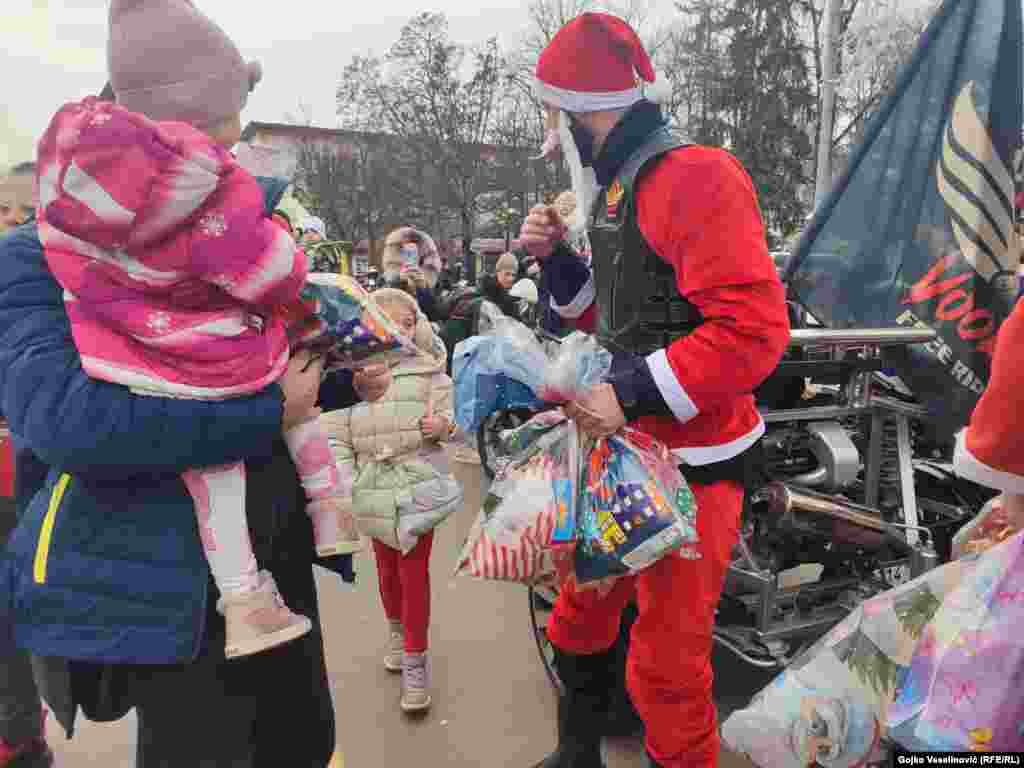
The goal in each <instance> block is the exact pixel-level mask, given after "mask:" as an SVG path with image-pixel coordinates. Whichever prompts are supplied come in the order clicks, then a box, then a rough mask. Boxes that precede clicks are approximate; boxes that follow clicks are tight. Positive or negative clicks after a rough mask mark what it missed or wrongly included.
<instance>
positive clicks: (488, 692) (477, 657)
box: [51, 465, 751, 768]
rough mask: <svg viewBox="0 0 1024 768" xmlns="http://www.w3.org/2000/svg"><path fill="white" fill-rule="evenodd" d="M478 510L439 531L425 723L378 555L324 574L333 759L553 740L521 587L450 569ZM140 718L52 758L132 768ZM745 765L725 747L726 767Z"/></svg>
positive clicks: (548, 695)
mask: <svg viewBox="0 0 1024 768" xmlns="http://www.w3.org/2000/svg"><path fill="white" fill-rule="evenodd" d="M460 470H461V471H460V472H459V474H460V477H462V478H463V479H464V482H466V485H467V499H472V500H478V499H479V482H478V480H477V478H478V475H479V467H467V466H466V465H460ZM476 508H477V503H467V504H466V506H465V508H464V509H463V510H462V512H461V513H460V514H459V515H457V516H456V517H455V519H454V520H452V521H449V522H448V523H447V524H446V525H445V526H444V527H443V528H442V529H440V530H439V531H438V534H437V539H436V542H435V545H434V554H433V559H432V574H433V598H434V602H433V615H434V620H433V627H432V635H431V642H432V646H433V649H434V653H433V655H432V658H433V665H434V667H433V675H434V688H435V691H434V701H435V705H434V708H433V710H432V711H431V713H430V714H429V715H428V716H427V717H425V718H423V719H421V720H418V721H417V720H409V719H407V718H405V717H403V715H402V714H401V712H400V711H399V709H398V693H399V683H398V678H397V677H395V676H393V675H390V674H388V673H387V672H386V671H385V670H384V668H383V666H382V665H381V663H380V659H381V648H382V645H383V641H384V640H385V635H386V631H385V629H384V620H383V616H382V613H381V609H380V605H379V602H378V597H377V593H376V575H375V573H374V569H373V557H372V554H368V553H364V554H363V555H361V556H360V560H359V563H358V569H359V583H358V584H357V585H356V586H355V587H347V586H346V585H344V584H342V583H341V581H340V580H338V579H337V577H335V576H334V575H333V574H326V573H323V572H320V573H318V585H319V590H320V599H321V603H322V606H323V614H324V624H325V627H324V630H325V636H326V638H327V665H328V670H329V672H330V677H331V682H332V688H333V692H334V698H335V703H336V709H337V711H338V734H339V735H338V738H339V744H338V747H339V752H340V756H339V757H340V759H338V760H336V763H337V768H342V766H344V768H392V767H395V768H399V767H400V766H406V765H417V766H425V767H426V768H434V766H437V767H441V766H450V767H451V768H505V766H508V768H527V766H531V765H533V763H534V762H536V761H538V760H540V759H541V758H542V757H543V756H544V755H545V754H546V753H547V752H548V751H549V749H550V747H551V746H552V745H553V743H554V711H555V697H554V692H553V689H552V688H551V686H550V684H549V683H548V680H547V678H546V677H545V675H544V671H543V668H542V666H541V664H540V662H539V660H538V657H537V654H536V650H535V647H534V641H533V636H532V635H531V632H530V625H529V620H528V610H527V607H528V604H527V597H526V592H525V590H524V589H523V588H522V587H517V586H514V585H503V584H494V583H480V582H474V581H471V580H469V579H466V578H464V577H460V578H458V579H456V578H454V577H453V576H452V568H453V567H454V562H455V559H456V556H457V546H458V542H461V541H462V539H463V538H464V536H465V535H466V533H467V532H468V530H469V527H470V525H471V523H472V520H473V518H474V516H475V513H476ZM719 676H720V678H721V682H722V683H724V684H725V685H724V686H721V687H722V688H723V693H722V695H721V696H720V705H722V706H723V707H724V708H726V709H728V708H731V707H732V706H735V705H736V704H737V703H742V702H743V701H744V700H745V697H746V696H747V695H748V694H747V692H746V689H747V688H749V687H750V681H751V678H750V672H749V670H746V669H740V668H735V667H734V668H731V669H723V671H722V672H720V674H719ZM737 686H738V688H737ZM730 687H731V688H732V689H733V690H731V691H730V690H728V689H729V688H730ZM134 727H135V721H134V717H133V716H132V715H129V716H128V717H127V718H125V719H124V720H122V721H121V722H119V723H115V724H109V725H98V724H93V723H83V724H82V725H81V727H80V729H79V731H78V732H77V733H76V735H75V738H74V740H73V741H72V742H65V741H63V740H62V739H61V738H60V737H59V735H58V733H57V731H58V729H56V728H52V729H51V735H52V737H53V738H52V739H51V741H52V742H53V746H54V748H55V750H56V753H57V756H58V763H57V764H58V766H60V768H77V767H78V766H83V767H85V766H90V767H91V766H98V767H99V766H102V768H131V766H132V765H133V755H134ZM645 765H646V763H645V761H644V757H643V750H642V747H641V746H640V745H639V744H637V743H633V742H621V743H615V744H611V745H609V768H640V766H645ZM747 765H748V763H747V762H746V761H743V760H740V759H738V758H736V757H735V756H728V757H727V758H726V759H725V760H724V761H723V763H722V767H721V768H740V767H741V766H747ZM182 768H185V767H184V766H183V767H182Z"/></svg>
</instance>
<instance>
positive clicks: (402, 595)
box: [373, 531, 434, 653]
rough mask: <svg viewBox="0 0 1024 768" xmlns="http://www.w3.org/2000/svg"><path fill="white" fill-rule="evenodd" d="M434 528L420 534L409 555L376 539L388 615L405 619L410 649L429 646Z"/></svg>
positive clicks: (408, 650)
mask: <svg viewBox="0 0 1024 768" xmlns="http://www.w3.org/2000/svg"><path fill="white" fill-rule="evenodd" d="M433 545H434V532H433V531H430V532H429V533H426V534H424V535H423V536H420V539H419V541H417V542H416V546H415V547H413V548H412V551H411V552H409V554H407V555H403V554H402V553H401V551H399V550H397V549H392V548H391V547H389V546H388V545H387V544H381V543H380V542H379V541H377V540H376V539H374V540H373V553H374V555H376V557H377V580H378V582H379V585H380V601H381V603H383V605H384V615H385V616H387V617H388V619H389V620H390V621H400V622H402V628H403V629H404V630H405V651H406V653H423V652H424V651H426V650H427V646H428V640H427V635H428V633H429V630H430V550H431V548H432V547H433Z"/></svg>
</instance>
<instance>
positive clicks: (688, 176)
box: [544, 146, 789, 466]
mask: <svg viewBox="0 0 1024 768" xmlns="http://www.w3.org/2000/svg"><path fill="white" fill-rule="evenodd" d="M635 194H636V206H637V221H638V224H639V226H640V230H641V232H642V233H643V235H644V238H645V239H646V240H647V242H648V243H649V244H650V246H651V247H652V248H653V249H654V251H655V252H656V253H657V254H658V255H659V256H660V257H661V258H662V259H664V260H665V261H666V262H668V263H669V264H671V265H672V267H673V268H674V269H675V273H676V284H677V286H678V288H679V292H680V293H681V294H682V295H683V296H684V297H685V298H686V299H688V300H689V301H690V302H691V303H692V304H693V305H694V306H695V307H696V308H697V309H698V310H700V313H701V315H702V317H703V318H704V323H703V324H702V325H701V326H700V327H699V328H698V329H697V330H696V331H694V332H693V333H692V334H690V335H689V336H686V337H685V338H681V339H679V340H678V341H676V342H674V343H673V344H672V345H671V346H669V347H668V348H667V349H664V350H659V351H657V352H655V353H654V354H651V355H649V356H648V357H647V358H646V361H645V362H646V364H645V365H643V366H641V367H639V368H638V372H637V374H636V375H637V376H638V377H639V378H647V379H648V380H649V381H651V382H653V384H654V386H645V385H644V383H643V382H634V383H633V384H632V385H630V386H631V387H632V389H633V391H634V392H640V393H643V394H642V395H641V399H644V397H648V398H651V397H653V398H659V399H661V400H663V402H664V405H665V406H667V408H662V409H660V410H662V411H663V412H664V413H669V412H670V413H671V414H672V415H671V416H644V417H642V418H640V419H638V420H637V422H636V426H638V427H639V428H641V429H643V430H644V431H646V432H648V433H649V434H652V435H653V436H655V437H657V438H658V439H660V440H662V441H663V442H665V443H666V444H667V445H668V446H669V447H671V448H673V449H675V453H676V455H677V457H678V458H679V459H680V460H681V461H683V462H685V463H687V464H692V465H698V466H699V465H705V464H711V463H713V462H718V461H724V460H726V459H730V458H733V457H734V456H737V455H739V454H740V453H742V452H743V451H744V450H746V449H747V448H749V447H750V446H751V445H753V444H754V443H755V442H756V441H757V440H758V438H760V437H761V435H762V434H764V429H765V427H764V422H763V421H762V420H761V416H760V414H759V413H758V411H757V408H756V407H755V404H754V396H753V394H752V393H753V391H754V389H755V388H756V387H757V386H758V385H760V384H761V382H763V381H764V380H765V379H766V378H767V377H768V376H769V375H770V374H771V373H772V371H774V370H775V368H776V366H777V365H778V363H779V361H780V359H781V358H782V354H783V353H784V352H785V350H786V347H787V345H788V343H789V317H788V313H787V311H786V298H785V289H784V288H783V286H782V283H781V282H780V280H779V277H778V273H777V272H776V269H775V265H774V263H773V261H772V259H771V257H770V256H769V255H768V247H767V243H766V240H765V231H764V224H763V222H762V219H761V211H760V208H759V206H758V203H757V195H756V193H755V191H754V186H753V183H752V182H751V180H750V177H749V176H748V175H747V173H746V171H745V170H744V169H743V167H742V166H741V165H740V163H739V162H738V161H737V160H736V159H735V158H734V157H733V156H732V155H730V154H729V153H727V152H725V151H723V150H719V149H713V148H710V147H702V146H689V147H684V148H680V149H675V150H672V151H671V152H669V153H667V154H666V155H664V156H663V157H662V158H661V159H660V160H659V161H657V164H656V165H655V167H654V168H653V169H652V170H650V171H648V172H647V173H646V174H645V175H644V176H643V177H642V178H641V179H640V181H639V183H638V184H637V187H636V192H635ZM627 258H628V256H627ZM549 262H550V263H549V264H545V268H544V269H545V273H557V274H548V275H545V277H546V278H547V279H546V280H545V282H546V283H549V284H550V285H551V286H552V289H551V303H552V307H553V308H554V309H555V311H556V312H557V313H558V314H559V315H560V316H561V317H562V318H563V320H566V321H569V322H571V323H573V324H574V325H575V326H576V328H578V329H580V330H583V331H593V329H594V325H595V321H596V309H595V306H594V303H593V302H594V296H595V291H594V284H593V276H592V275H590V274H589V273H588V271H587V270H586V269H583V268H582V266H581V262H580V261H579V260H573V262H574V263H570V260H569V259H568V258H565V257H564V256H563V258H557V257H556V258H553V259H549ZM617 390H618V387H617ZM620 399H621V397H620ZM651 410H659V409H651ZM627 415H628V414H627Z"/></svg>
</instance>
